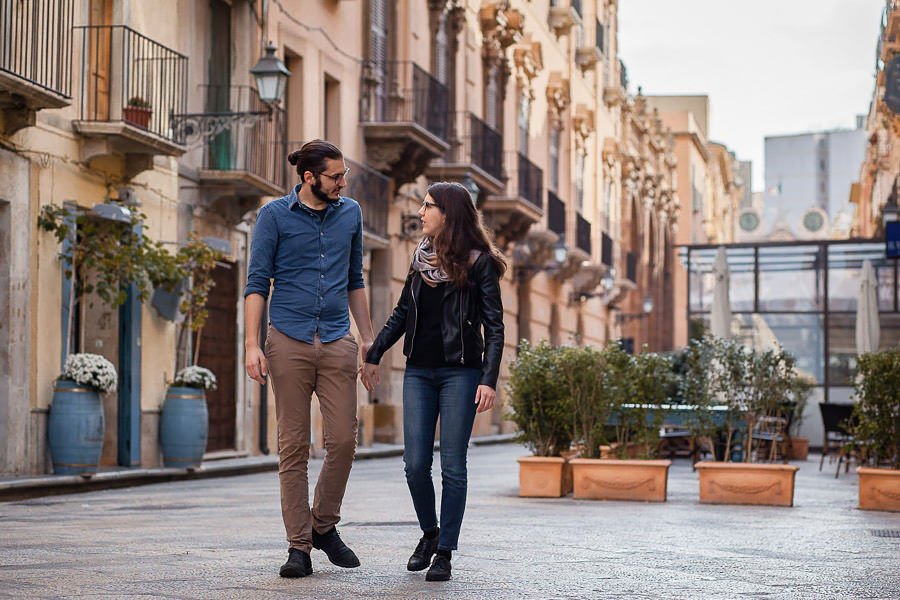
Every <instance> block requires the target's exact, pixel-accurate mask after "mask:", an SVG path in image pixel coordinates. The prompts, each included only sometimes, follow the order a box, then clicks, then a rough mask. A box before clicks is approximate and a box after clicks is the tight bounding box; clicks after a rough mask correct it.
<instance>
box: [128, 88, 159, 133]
mask: <svg viewBox="0 0 900 600" xmlns="http://www.w3.org/2000/svg"><path fill="white" fill-rule="evenodd" d="M152 115H153V111H152V109H151V107H150V103H149V102H147V101H146V100H144V99H143V98H141V97H140V96H132V97H131V98H130V99H129V100H128V104H127V105H126V106H125V107H123V108H122V119H123V120H124V121H127V122H129V123H131V124H132V125H136V126H138V127H140V128H141V129H147V128H148V127H149V126H150V117H151V116H152Z"/></svg>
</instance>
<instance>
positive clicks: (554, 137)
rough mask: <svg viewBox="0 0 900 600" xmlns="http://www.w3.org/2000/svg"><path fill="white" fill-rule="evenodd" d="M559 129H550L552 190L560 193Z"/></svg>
mask: <svg viewBox="0 0 900 600" xmlns="http://www.w3.org/2000/svg"><path fill="white" fill-rule="evenodd" d="M559 135H560V131H559V127H555V126H554V127H551V128H550V189H551V190H553V191H559Z"/></svg>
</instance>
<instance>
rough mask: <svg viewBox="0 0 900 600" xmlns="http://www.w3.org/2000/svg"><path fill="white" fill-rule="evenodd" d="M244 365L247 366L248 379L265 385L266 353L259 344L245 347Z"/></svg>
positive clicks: (267, 370)
mask: <svg viewBox="0 0 900 600" xmlns="http://www.w3.org/2000/svg"><path fill="white" fill-rule="evenodd" d="M244 354H245V356H244V366H245V367H247V375H249V376H250V379H252V380H253V381H256V382H258V383H260V384H262V385H266V375H268V374H269V368H268V366H267V365H266V355H265V354H264V353H263V351H262V349H261V348H260V347H259V346H253V347H251V348H247V349H246V352H245V353H244Z"/></svg>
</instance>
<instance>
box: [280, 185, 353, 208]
mask: <svg viewBox="0 0 900 600" xmlns="http://www.w3.org/2000/svg"><path fill="white" fill-rule="evenodd" d="M301 187H303V184H302V183H298V184H297V185H295V186H294V188H293V189H292V190H291V193H290V196H289V198H290V202H288V208H294V207H295V206H299V207H301V208H303V209H305V210H306V211H311V210H312V209H311V208H310V207H308V206H306V205H305V204H303V203H302V202H300V188H301ZM343 203H344V196H338V200H337V202H335V203H333V204H332V203H330V202H329V203H328V206H327V207H326V208H330V207H332V206H341V205H342V204H343Z"/></svg>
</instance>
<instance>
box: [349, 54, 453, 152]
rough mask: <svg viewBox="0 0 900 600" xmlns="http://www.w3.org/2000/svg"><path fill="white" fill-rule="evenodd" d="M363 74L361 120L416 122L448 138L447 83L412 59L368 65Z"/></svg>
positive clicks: (434, 133) (438, 135)
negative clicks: (380, 64) (380, 65)
mask: <svg viewBox="0 0 900 600" xmlns="http://www.w3.org/2000/svg"><path fill="white" fill-rule="evenodd" d="M364 71H365V72H364V74H363V95H362V98H361V100H360V121H361V122H362V123H401V122H403V123H416V124H418V125H420V126H422V127H424V128H425V129H426V130H427V131H428V132H430V133H431V134H433V135H435V136H437V137H438V138H440V139H442V140H445V139H447V125H448V120H449V116H448V110H449V109H448V107H449V94H448V91H447V86H446V85H444V84H443V83H441V82H440V81H438V80H437V79H435V78H434V77H433V76H432V75H431V74H429V73H428V72H427V71H425V70H424V69H422V67H420V66H419V65H417V64H416V63H414V62H412V61H390V62H388V63H387V64H386V65H385V67H383V68H381V67H378V66H377V65H376V66H373V65H371V64H370V65H369V66H368V67H367V69H365V70H364Z"/></svg>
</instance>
